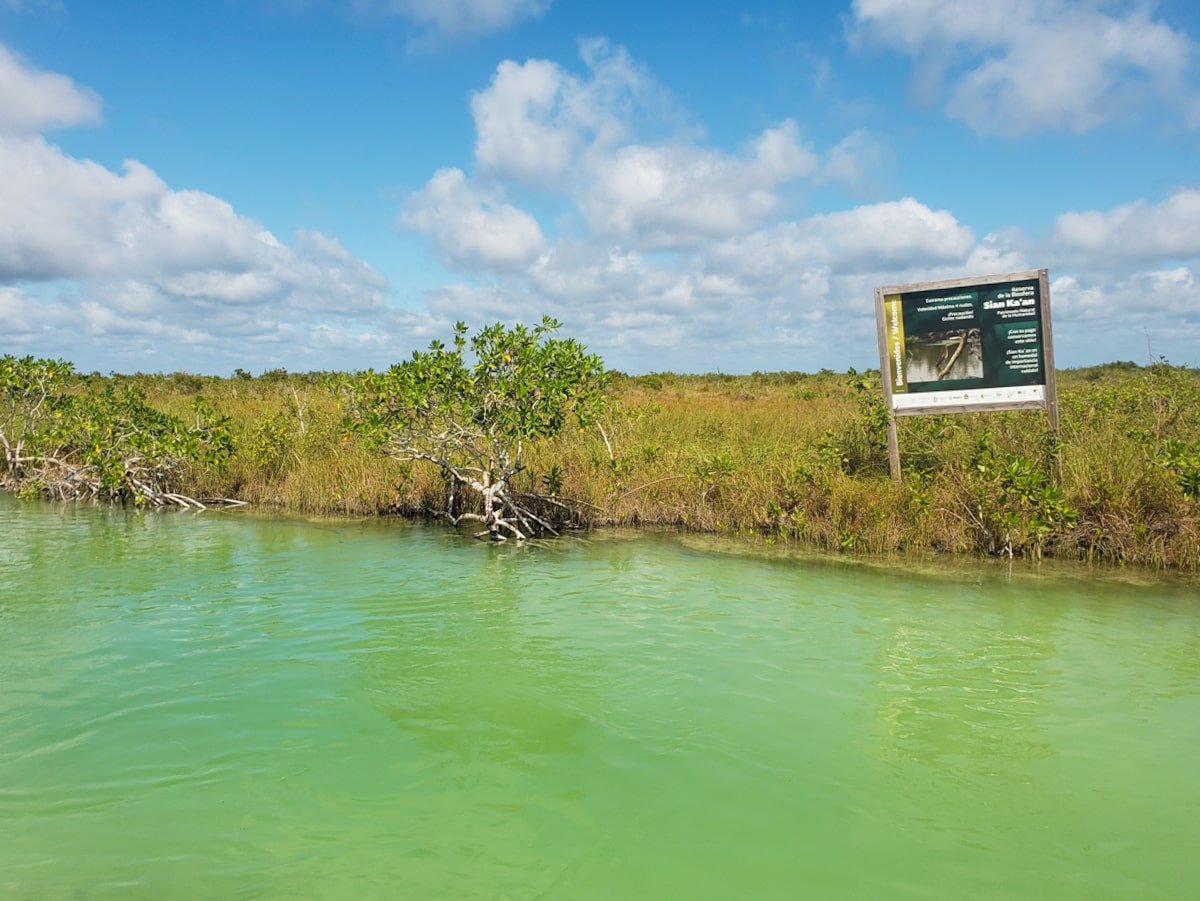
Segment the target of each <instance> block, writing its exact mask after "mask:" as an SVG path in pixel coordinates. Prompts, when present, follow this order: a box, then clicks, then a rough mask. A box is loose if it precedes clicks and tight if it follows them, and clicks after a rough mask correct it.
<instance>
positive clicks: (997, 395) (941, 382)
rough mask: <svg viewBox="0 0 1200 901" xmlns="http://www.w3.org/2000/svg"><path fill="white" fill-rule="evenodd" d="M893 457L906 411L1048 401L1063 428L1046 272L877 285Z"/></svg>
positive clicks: (894, 463)
mask: <svg viewBox="0 0 1200 901" xmlns="http://www.w3.org/2000/svg"><path fill="white" fill-rule="evenodd" d="M875 321H876V326H877V329H878V336H879V371H880V374H881V376H882V381H883V395H884V401H885V403H886V404H887V409H888V413H889V421H888V460H889V463H890V464H891V470H892V478H893V479H895V480H896V481H899V480H900V444H899V440H898V438H897V435H896V417H897V416H914V415H918V414H921V413H976V412H987V411H992V410H1021V409H1029V408H1036V407H1041V408H1043V409H1044V410H1045V411H1046V416H1047V418H1048V419H1049V423H1050V428H1051V429H1052V430H1053V432H1054V434H1055V435H1057V434H1058V391H1057V388H1056V386H1055V382H1054V351H1053V342H1052V341H1051V331H1050V277H1049V273H1048V271H1047V270H1045V269H1033V270H1029V271H1026V272H1010V273H1007V274H1004V275H990V276H980V277H976V278H962V279H950V280H947V281H937V282H919V283H916V284H911V285H895V286H889V287H884V288H876V289H875Z"/></svg>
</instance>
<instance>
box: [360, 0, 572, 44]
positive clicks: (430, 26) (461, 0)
mask: <svg viewBox="0 0 1200 901" xmlns="http://www.w3.org/2000/svg"><path fill="white" fill-rule="evenodd" d="M551 2H552V0H355V4H354V5H355V6H356V7H357V8H358V9H359V10H360V11H363V12H382V13H387V14H392V15H398V16H401V17H403V18H405V19H407V20H408V21H410V22H412V23H413V24H414V25H417V26H420V27H422V28H424V29H426V30H427V34H428V36H429V37H430V38H433V39H437V38H458V37H474V36H478V35H484V34H490V33H491V32H494V31H502V30H504V29H506V28H509V27H511V26H512V25H515V24H516V23H517V22H520V21H522V20H524V19H532V18H536V17H538V16H540V15H542V13H544V12H545V11H546V10H547V9H549V8H550V4H551Z"/></svg>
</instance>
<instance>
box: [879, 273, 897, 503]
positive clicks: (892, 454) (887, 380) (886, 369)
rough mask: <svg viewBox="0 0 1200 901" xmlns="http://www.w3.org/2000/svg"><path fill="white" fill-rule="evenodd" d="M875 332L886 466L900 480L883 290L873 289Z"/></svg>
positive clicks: (893, 477) (895, 478) (893, 479)
mask: <svg viewBox="0 0 1200 901" xmlns="http://www.w3.org/2000/svg"><path fill="white" fill-rule="evenodd" d="M875 334H876V338H877V339H878V341H879V382H880V384H881V385H882V386H883V404H884V406H885V407H887V414H888V425H887V445H888V466H889V468H890V469H891V471H892V481H894V482H897V483H899V481H900V438H899V436H898V435H897V433H896V411H895V409H894V408H893V405H892V377H891V359H890V357H889V355H888V347H887V322H886V317H885V316H884V314H883V291H882V290H881V289H879V288H876V289H875Z"/></svg>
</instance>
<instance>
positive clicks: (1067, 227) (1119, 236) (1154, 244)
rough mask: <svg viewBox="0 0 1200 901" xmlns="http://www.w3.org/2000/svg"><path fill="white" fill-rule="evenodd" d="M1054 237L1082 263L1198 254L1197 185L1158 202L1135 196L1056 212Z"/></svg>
mask: <svg viewBox="0 0 1200 901" xmlns="http://www.w3.org/2000/svg"><path fill="white" fill-rule="evenodd" d="M1054 241H1055V243H1056V244H1057V246H1058V247H1059V248H1061V250H1062V251H1063V252H1065V253H1066V254H1068V255H1070V256H1072V257H1075V258H1077V259H1082V260H1084V261H1085V262H1086V265H1087V266H1088V267H1092V268H1104V269H1109V268H1111V267H1114V266H1122V265H1127V264H1129V263H1144V262H1150V261H1153V262H1158V261H1163V260H1186V259H1195V258H1197V257H1200V187H1194V186H1191V187H1185V188H1179V189H1178V190H1176V191H1174V192H1173V193H1172V194H1171V195H1170V196H1168V197H1167V198H1166V199H1165V200H1164V201H1162V203H1159V204H1150V203H1147V202H1146V201H1145V200H1137V201H1134V202H1133V203H1126V204H1122V205H1120V206H1117V207H1114V208H1113V209H1111V210H1108V211H1104V212H1102V211H1099V210H1088V211H1085V212H1068V213H1063V214H1062V215H1060V216H1059V217H1058V219H1057V221H1056V223H1055V228H1054Z"/></svg>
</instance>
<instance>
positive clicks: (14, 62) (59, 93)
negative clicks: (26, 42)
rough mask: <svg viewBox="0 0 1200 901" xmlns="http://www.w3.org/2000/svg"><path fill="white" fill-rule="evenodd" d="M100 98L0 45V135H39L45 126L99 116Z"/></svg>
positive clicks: (87, 121) (89, 120)
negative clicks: (44, 70)
mask: <svg viewBox="0 0 1200 901" xmlns="http://www.w3.org/2000/svg"><path fill="white" fill-rule="evenodd" d="M100 109H101V103H100V98H99V97H98V96H97V95H96V94H95V93H94V92H92V91H89V90H87V89H86V88H81V87H79V86H78V85H76V84H75V82H73V81H72V80H71V79H69V78H67V77H66V76H65V75H59V74H57V73H54V72H42V71H40V70H38V69H35V68H34V67H32V66H30V65H29V64H28V63H26V62H24V61H23V60H21V59H20V58H18V57H17V56H16V55H14V54H13V53H12V51H10V50H9V49H8V48H6V47H4V46H3V45H0V134H20V135H31V134H40V133H41V132H43V131H45V130H46V129H48V128H58V127H61V126H67V125H84V124H90V123H93V122H97V121H99V119H100Z"/></svg>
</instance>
